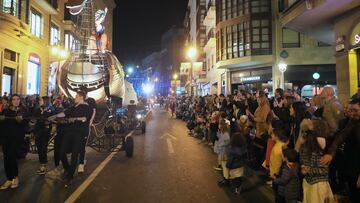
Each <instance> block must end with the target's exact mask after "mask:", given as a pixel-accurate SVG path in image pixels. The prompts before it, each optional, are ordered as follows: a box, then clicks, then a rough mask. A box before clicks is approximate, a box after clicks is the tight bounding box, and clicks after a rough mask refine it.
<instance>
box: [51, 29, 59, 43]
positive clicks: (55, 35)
mask: <svg viewBox="0 0 360 203" xmlns="http://www.w3.org/2000/svg"><path fill="white" fill-rule="evenodd" d="M59 44H60V31H59V27H58V26H56V25H55V24H51V28H50V45H59Z"/></svg>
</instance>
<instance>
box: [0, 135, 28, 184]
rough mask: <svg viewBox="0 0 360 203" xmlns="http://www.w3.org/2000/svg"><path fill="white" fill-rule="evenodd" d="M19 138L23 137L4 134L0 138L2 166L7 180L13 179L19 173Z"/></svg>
mask: <svg viewBox="0 0 360 203" xmlns="http://www.w3.org/2000/svg"><path fill="white" fill-rule="evenodd" d="M21 139H24V138H22V137H19V136H6V137H3V139H2V149H3V155H4V168H5V174H6V178H7V179H8V180H12V179H14V178H15V177H17V176H18V173H19V169H18V162H17V153H18V151H19V148H20V143H21Z"/></svg>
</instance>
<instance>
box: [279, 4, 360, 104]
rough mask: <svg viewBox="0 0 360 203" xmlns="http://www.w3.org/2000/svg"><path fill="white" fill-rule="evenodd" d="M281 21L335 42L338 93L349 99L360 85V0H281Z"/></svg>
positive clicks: (283, 23)
mask: <svg viewBox="0 0 360 203" xmlns="http://www.w3.org/2000/svg"><path fill="white" fill-rule="evenodd" d="M279 5H280V7H279V11H280V13H281V14H280V22H281V25H282V26H286V27H289V28H291V29H294V30H297V31H298V32H300V33H304V34H306V35H307V36H310V37H312V38H314V39H316V40H319V41H323V42H326V43H328V44H331V45H332V50H331V55H334V56H335V62H336V83H337V89H338V96H339V98H340V100H341V101H343V102H347V101H348V99H349V97H350V96H351V95H353V94H354V93H355V92H356V91H357V88H358V86H359V78H360V68H359V67H360V51H359V50H360V49H359V47H360V1H358V0H342V1H336V0H327V1H324V0H279Z"/></svg>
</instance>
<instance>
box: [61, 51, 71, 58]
mask: <svg viewBox="0 0 360 203" xmlns="http://www.w3.org/2000/svg"><path fill="white" fill-rule="evenodd" d="M68 54H69V53H68V52H67V51H66V50H60V52H59V56H60V58H62V59H66V58H67V57H68Z"/></svg>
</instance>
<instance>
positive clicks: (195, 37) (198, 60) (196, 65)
mask: <svg viewBox="0 0 360 203" xmlns="http://www.w3.org/2000/svg"><path fill="white" fill-rule="evenodd" d="M207 10H208V9H207V0H189V3H188V11H187V14H186V16H185V30H187V32H188V38H187V41H186V45H185V49H184V51H183V52H184V55H185V56H186V52H187V49H189V48H190V47H195V48H196V52H197V53H196V57H195V58H192V59H190V58H187V57H185V59H184V61H183V62H186V63H190V65H189V67H190V69H191V70H192V73H191V74H190V70H189V71H183V72H186V74H185V75H183V78H182V80H183V81H184V82H182V83H185V86H186V89H187V91H189V92H192V93H193V94H195V95H204V94H207V93H209V91H210V88H209V81H208V80H207V78H206V54H205V52H204V48H205V45H206V44H207V41H208V40H207V35H206V34H207V27H206V25H205V23H204V20H205V16H206V15H207ZM186 67H188V65H186ZM190 75H191V79H192V81H190ZM190 89H192V90H191V91H190Z"/></svg>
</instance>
